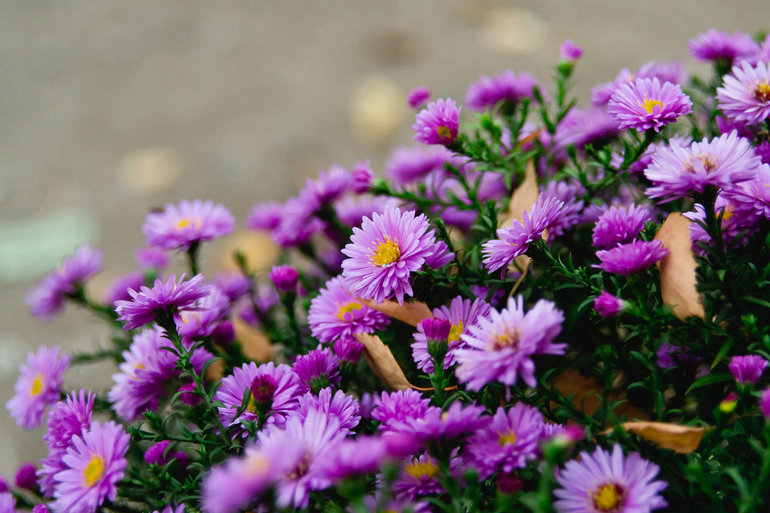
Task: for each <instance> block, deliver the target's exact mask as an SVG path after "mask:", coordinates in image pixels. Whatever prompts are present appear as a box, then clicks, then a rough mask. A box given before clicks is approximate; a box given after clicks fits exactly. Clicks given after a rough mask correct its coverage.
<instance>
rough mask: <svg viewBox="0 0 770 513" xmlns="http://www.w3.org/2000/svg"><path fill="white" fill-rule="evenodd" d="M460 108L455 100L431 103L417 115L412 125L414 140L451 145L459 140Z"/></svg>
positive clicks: (440, 100)
mask: <svg viewBox="0 0 770 513" xmlns="http://www.w3.org/2000/svg"><path fill="white" fill-rule="evenodd" d="M459 120H460V108H458V107H457V104H455V102H454V100H451V99H449V98H447V99H446V100H443V99H439V100H436V101H435V102H431V103H429V104H428V106H427V107H426V108H425V109H423V110H421V111H420V112H418V113H417V118H416V121H415V123H414V125H412V130H414V131H415V134H414V137H413V139H414V140H415V141H419V142H422V143H425V144H443V145H447V144H451V143H453V142H454V140H455V139H457V130H458V128H459V126H460V124H459Z"/></svg>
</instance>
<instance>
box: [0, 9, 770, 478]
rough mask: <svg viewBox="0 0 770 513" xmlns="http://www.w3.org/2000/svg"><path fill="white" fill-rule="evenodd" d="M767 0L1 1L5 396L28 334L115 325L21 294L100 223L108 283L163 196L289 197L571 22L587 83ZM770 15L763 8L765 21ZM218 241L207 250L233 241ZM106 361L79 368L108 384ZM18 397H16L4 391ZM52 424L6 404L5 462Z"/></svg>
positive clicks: (513, 65)
mask: <svg viewBox="0 0 770 513" xmlns="http://www.w3.org/2000/svg"><path fill="white" fill-rule="evenodd" d="M768 14H770V4H768V3H767V2H766V1H765V0H743V1H741V2H740V3H737V2H736V3H733V2H722V1H718V0H711V1H697V2H696V1H695V0H689V1H688V0H678V1H676V2H671V1H670V0H647V1H644V2H638V1H632V0H602V1H599V0H581V1H577V0H573V1H567V0H531V1H522V2H501V1H492V0H441V1H439V0H435V1H432V2H428V1H414V0H411V1H407V0H390V1H387V2H373V1H370V2H366V1H360V0H359V1H356V0H347V1H340V0H327V1H325V2H311V1H305V2H282V1H279V0H274V1H268V0H265V1H261V2H245V1H233V2H227V3H219V2H216V3H214V2H182V1H181V0H180V1H167V2H152V1H149V0H148V1H136V2H130V3H125V2H89V3H86V2H79V3H62V2H50V1H41V2H27V1H8V2H2V3H0V92H1V94H0V385H2V386H1V387H0V403H2V404H3V405H5V403H6V401H7V400H8V398H9V397H10V396H11V395H12V393H13V383H14V382H15V380H16V376H17V373H18V371H17V368H18V365H19V363H21V362H22V361H23V360H24V359H25V358H26V354H27V352H28V351H29V350H32V349H34V348H35V347H37V346H38V345H41V344H46V345H55V344H59V345H61V346H63V347H64V348H65V349H66V350H70V351H72V350H87V349H89V348H90V347H93V345H94V344H95V343H96V342H98V341H99V340H100V338H103V337H104V336H105V334H106V332H105V331H104V330H103V329H101V327H100V326H99V325H98V324H97V323H96V322H95V320H94V319H92V318H91V317H89V316H87V315H86V314H84V313H83V312H81V311H77V310H76V309H74V308H71V307H70V308H68V311H67V312H66V313H65V315H63V316H60V317H58V318H56V319H54V320H53V321H52V322H51V323H49V324H43V323H40V322H38V321H35V320H34V319H33V318H32V317H31V316H30V315H29V313H28V310H27V307H26V306H25V305H24V303H23V298H24V296H25V295H26V294H27V292H28V291H29V289H30V288H31V287H32V286H34V284H35V283H36V282H37V281H38V280H39V279H40V278H41V277H42V276H43V275H44V274H45V273H46V272H48V271H49V270H51V269H52V268H54V267H56V266H57V265H58V264H59V262H60V261H61V259H62V257H63V256H66V255H69V254H71V253H72V251H73V249H74V248H75V247H76V246H77V245H79V244H80V243H82V242H84V241H87V240H90V241H93V243H94V244H95V245H96V246H98V247H99V248H101V249H103V250H104V252H105V261H106V267H107V269H106V270H105V271H104V272H103V273H101V274H100V275H99V276H98V277H97V278H95V280H94V283H93V287H92V288H93V291H94V293H95V294H96V295H97V296H98V294H99V293H100V291H101V290H102V289H103V287H104V286H106V285H107V284H108V283H109V282H110V281H111V280H112V279H113V278H115V277H117V276H118V275H120V274H124V273H126V272H128V271H131V270H133V269H134V268H135V263H134V259H133V251H134V248H136V247H138V246H140V245H143V243H144V239H143V236H142V234H141V225H142V222H143V220H144V217H145V215H146V213H147V211H148V210H149V209H150V208H152V207H160V206H163V205H164V204H165V203H167V202H177V201H178V200H180V199H183V198H189V199H193V198H201V199H213V200H215V201H217V202H221V203H224V204H225V205H226V206H227V207H228V208H229V209H231V211H232V212H233V214H234V215H235V216H236V218H237V219H238V220H239V225H240V226H241V228H240V229H239V231H240V232H241V233H240V234H238V233H236V234H235V235H234V236H233V237H231V239H235V240H238V239H239V237H240V238H243V237H246V235H244V234H243V229H242V226H243V219H244V218H245V215H246V213H247V212H248V210H249V208H250V207H251V205H253V204H254V203H255V202H259V201H266V200H284V199H286V198H287V197H289V196H291V195H293V194H295V193H296V192H297V190H298V188H299V187H300V186H301V184H302V183H303V182H304V180H305V179H306V178H309V177H313V176H315V175H317V173H318V171H319V170H320V169H322V168H326V167H328V165H329V164H331V163H334V162H336V163H339V164H340V165H342V166H345V167H348V166H350V165H352V164H353V163H354V162H356V161H358V160H365V159H370V160H371V163H372V166H373V168H374V169H375V172H376V173H381V170H382V164H383V162H384V161H385V160H386V158H387V156H388V154H389V152H390V150H391V149H392V148H393V147H394V146H396V145H400V144H408V143H410V140H411V128H410V127H411V125H412V123H413V119H414V113H413V112H411V111H410V110H409V109H408V108H407V106H406V101H405V98H406V94H407V92H408V91H409V90H410V89H411V88H413V87H415V86H418V85H425V86H428V87H429V88H430V89H431V91H432V92H433V94H434V97H447V96H449V97H452V98H454V99H456V100H458V101H460V102H461V101H462V99H463V97H464V95H465V90H466V88H467V86H468V84H469V83H470V82H472V81H474V80H476V79H477V78H478V76H479V75H481V74H489V75H493V74H497V73H500V72H502V71H504V70H505V69H509V68H510V69H513V70H514V71H517V72H518V71H524V70H526V71H529V72H531V73H534V74H535V75H536V76H537V77H538V78H539V79H540V80H541V81H543V82H545V83H546V84H548V83H549V80H550V77H551V73H552V69H553V66H554V65H555V63H556V61H557V59H558V55H559V46H560V45H561V43H562V41H564V39H566V38H570V39H572V40H573V41H574V42H575V43H577V44H578V45H579V46H581V47H582V48H583V50H584V55H583V58H582V59H581V61H580V62H579V64H578V66H577V70H576V85H575V88H574V93H575V94H576V95H577V96H578V97H579V98H580V99H581V102H582V103H583V104H585V103H587V99H588V91H589V90H590V88H591V86H592V85H594V84H595V83H597V82H606V81H610V80H612V79H613V78H614V77H615V75H616V74H617V73H618V71H619V70H620V69H621V68H623V67H627V68H629V69H631V70H635V69H636V68H638V67H639V66H640V65H641V64H643V63H645V62H647V61H649V60H655V61H668V60H680V61H682V62H683V63H685V65H686V66H687V68H689V69H690V70H691V71H695V72H705V71H707V69H706V67H705V66H703V65H701V64H696V63H695V62H694V61H693V60H692V59H691V58H690V57H689V54H688V50H687V41H688V40H689V39H691V38H693V37H695V36H696V35H697V34H698V33H699V32H704V31H706V30H707V29H709V28H712V27H714V28H718V29H720V30H725V31H730V32H732V31H734V30H741V31H744V32H748V33H750V34H754V33H755V32H757V31H758V30H762V29H768V28H770V25H768V20H770V16H768ZM763 24H764V25H763ZM230 243H232V240H231V241H224V242H222V243H220V244H218V245H217V244H215V245H213V246H206V247H204V249H203V251H202V253H203V254H202V257H203V263H204V270H211V269H213V268H215V267H216V266H217V264H218V262H219V261H220V260H221V259H222V258H223V255H225V254H226V252H227V245H228V244H230ZM113 372H114V369H111V368H108V367H106V366H105V367H97V368H93V367H79V368H77V369H72V370H70V371H68V374H67V382H66V386H67V387H68V388H75V387H82V386H86V387H89V388H94V389H95V390H100V391H103V390H106V389H107V388H109V386H110V385H111V380H110V375H111V374H112V373H113ZM3 410H4V409H3ZM41 434H42V429H40V430H38V431H34V432H24V431H23V430H21V429H20V428H18V427H16V425H15V424H14V422H13V420H12V419H11V418H10V417H9V416H8V414H7V412H6V411H3V412H2V414H1V415H0V454H3V456H4V457H3V458H2V459H0V475H2V476H5V477H6V478H9V479H13V474H14V472H15V469H16V467H17V466H18V464H19V463H20V462H22V461H33V462H37V460H38V459H39V458H40V457H42V456H43V448H44V446H43V443H42V441H41V440H40V436H41Z"/></svg>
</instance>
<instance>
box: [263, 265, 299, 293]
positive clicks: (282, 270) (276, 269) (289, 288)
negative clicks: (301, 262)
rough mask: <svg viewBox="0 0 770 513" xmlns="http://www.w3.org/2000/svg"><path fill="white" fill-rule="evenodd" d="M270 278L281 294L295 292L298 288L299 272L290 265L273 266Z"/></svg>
mask: <svg viewBox="0 0 770 513" xmlns="http://www.w3.org/2000/svg"><path fill="white" fill-rule="evenodd" d="M268 277H269V278H270V279H271V280H272V282H273V283H274V284H275V288H277V289H278V290H279V291H280V292H294V290H295V289H296V288H297V280H298V279H299V272H297V270H296V269H295V268H293V267H291V266H290V265H277V266H273V269H272V270H271V271H270V273H269V274H268Z"/></svg>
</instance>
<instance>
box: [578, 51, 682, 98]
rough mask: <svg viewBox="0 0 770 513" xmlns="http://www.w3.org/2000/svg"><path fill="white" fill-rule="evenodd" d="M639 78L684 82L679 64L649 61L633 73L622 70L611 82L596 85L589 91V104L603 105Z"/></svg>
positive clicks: (674, 82) (676, 82) (675, 82)
mask: <svg viewBox="0 0 770 513" xmlns="http://www.w3.org/2000/svg"><path fill="white" fill-rule="evenodd" d="M640 78H657V79H658V80H660V81H661V82H671V83H673V84H681V83H684V81H685V80H686V75H685V72H684V68H683V67H682V64H681V63H679V62H664V63H656V62H653V61H649V62H646V63H644V64H642V65H641V66H639V69H638V70H636V71H635V72H631V71H630V70H628V69H626V68H623V69H622V70H620V72H619V73H618V74H617V76H616V77H615V80H613V81H612V82H605V83H602V84H598V85H596V86H594V87H593V88H592V89H591V104H593V105H594V106H596V107H601V106H603V105H605V104H606V103H607V102H608V101H610V98H611V97H612V95H613V93H615V91H616V90H617V89H618V88H619V87H622V86H623V85H625V84H628V83H630V82H633V81H634V80H637V79H640Z"/></svg>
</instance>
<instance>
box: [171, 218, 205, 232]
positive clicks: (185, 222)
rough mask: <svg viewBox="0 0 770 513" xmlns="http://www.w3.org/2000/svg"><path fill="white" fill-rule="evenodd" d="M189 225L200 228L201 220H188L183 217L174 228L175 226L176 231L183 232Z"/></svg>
mask: <svg viewBox="0 0 770 513" xmlns="http://www.w3.org/2000/svg"><path fill="white" fill-rule="evenodd" d="M191 224H194V225H195V227H196V228H200V227H201V220H200V219H190V218H189V217H183V218H181V219H179V220H178V221H177V222H176V223H175V224H174V226H176V228H177V230H184V229H185V228H187V227H188V226H190V225H191Z"/></svg>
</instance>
